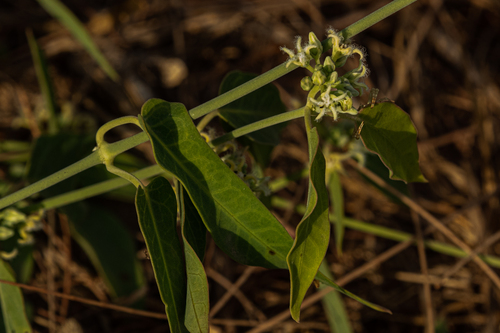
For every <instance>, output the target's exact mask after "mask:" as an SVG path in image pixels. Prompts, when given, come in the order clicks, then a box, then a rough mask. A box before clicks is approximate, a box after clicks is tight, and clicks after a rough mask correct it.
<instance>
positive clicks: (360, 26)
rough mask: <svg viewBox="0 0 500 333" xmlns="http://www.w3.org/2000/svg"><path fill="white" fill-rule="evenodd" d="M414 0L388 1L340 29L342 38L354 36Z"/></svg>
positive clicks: (346, 38)
mask: <svg viewBox="0 0 500 333" xmlns="http://www.w3.org/2000/svg"><path fill="white" fill-rule="evenodd" d="M415 1H417V0H394V1H391V2H389V3H388V4H387V5H385V6H384V7H382V8H379V9H377V10H376V11H374V12H373V13H371V14H369V15H367V16H365V17H363V18H362V19H361V20H359V21H357V22H356V23H354V24H351V25H350V26H348V27H347V28H345V29H344V30H342V31H341V33H342V36H343V37H344V40H348V39H349V38H351V37H354V36H356V35H357V34H359V33H360V32H362V31H364V30H366V29H368V28H369V27H371V26H372V25H374V24H376V23H378V22H380V21H382V20H383V19H385V18H386V17H389V16H391V15H392V14H394V13H396V12H398V11H400V10H401V9H403V8H405V7H406V6H408V5H411V4H412V3H414V2H415Z"/></svg>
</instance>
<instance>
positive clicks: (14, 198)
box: [0, 132, 148, 209]
mask: <svg viewBox="0 0 500 333" xmlns="http://www.w3.org/2000/svg"><path fill="white" fill-rule="evenodd" d="M146 141H148V136H147V134H146V133H144V132H141V133H139V134H136V135H134V136H132V137H130V138H127V139H124V140H121V141H118V142H115V143H110V144H109V146H108V150H109V151H110V152H114V153H117V154H120V153H123V152H124V151H127V150H129V149H130V148H132V147H135V146H138V145H140V144H141V143H144V142H146ZM101 163H102V161H101V158H100V156H99V153H98V152H97V151H94V152H93V153H91V154H90V155H89V156H87V157H85V158H83V159H81V160H80V161H78V162H75V163H73V164H71V165H70V166H67V167H66V168H64V169H62V170H59V171H58V172H56V173H53V174H51V175H50V176H48V177H46V178H44V179H41V180H39V181H37V182H36V183H33V184H31V185H29V186H26V187H25V188H23V189H21V190H19V191H17V192H14V193H12V194H11V195H8V196H6V197H5V198H2V199H0V209H2V208H5V207H7V206H10V205H12V204H14V203H16V202H18V201H20V200H23V199H25V198H27V197H29V196H30V195H32V194H34V193H38V192H40V191H43V190H45V189H46V188H48V187H50V186H52V185H54V184H57V183H59V182H61V181H63V180H65V179H68V178H69V177H71V176H74V175H76V174H78V173H80V172H82V171H85V170H87V169H89V168H91V167H93V166H95V165H98V164H101Z"/></svg>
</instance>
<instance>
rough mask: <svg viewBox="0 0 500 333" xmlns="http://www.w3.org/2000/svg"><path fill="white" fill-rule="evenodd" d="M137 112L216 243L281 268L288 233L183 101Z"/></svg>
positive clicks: (250, 260) (237, 255)
mask: <svg viewBox="0 0 500 333" xmlns="http://www.w3.org/2000/svg"><path fill="white" fill-rule="evenodd" d="M141 114H142V116H139V121H140V122H141V126H142V128H143V129H144V130H145V131H146V132H147V133H148V136H149V138H150V141H151V144H152V146H153V152H154V154H155V159H156V161H157V162H158V164H159V165H160V166H162V167H163V168H164V169H165V170H167V171H168V172H170V173H172V174H173V175H174V176H175V177H176V178H177V179H179V181H180V182H181V183H182V185H183V186H184V187H185V188H186V191H187V192H188V194H189V197H190V199H191V200H192V201H193V204H194V205H195V207H196V209H197V210H198V213H199V214H200V216H201V218H202V220H203V223H204V224H205V226H206V227H207V229H208V231H209V232H210V233H211V234H212V237H213V238H214V240H215V242H216V244H217V245H218V246H219V247H220V248H221V249H222V250H223V251H224V252H226V253H227V254H228V255H229V256H230V257H232V258H233V259H234V260H236V261H238V262H240V263H242V264H246V265H250V266H262V267H267V268H283V269H286V268H287V267H288V264H287V261H286V256H287V254H288V252H289V250H290V248H291V247H292V243H293V242H292V239H291V237H290V236H289V235H288V233H287V232H286V231H285V229H284V228H283V227H282V226H281V224H280V223H279V222H278V221H277V220H276V219H275V218H274V217H273V216H272V214H271V213H270V212H269V211H268V210H267V209H266V208H265V207H264V206H263V204H262V203H261V202H260V201H259V200H258V199H257V198H256V197H255V196H254V195H253V193H252V192H251V191H250V189H249V188H248V187H247V186H246V185H245V183H243V181H242V180H241V179H239V178H238V177H237V176H236V175H235V174H234V173H233V172H231V171H230V169H229V168H228V167H227V166H226V165H225V164H224V163H223V162H222V161H221V160H220V158H219V157H218V156H217V155H216V154H215V153H214V152H213V150H212V149H211V148H210V147H209V146H208V144H207V143H206V141H205V140H204V139H203V138H202V137H201V136H200V134H199V133H198V131H197V130H196V127H195V126H194V124H193V122H192V120H191V117H190V116H189V114H188V113H187V111H186V108H185V107H184V105H182V104H179V103H169V102H166V101H163V100H160V99H151V100H149V101H147V102H146V103H145V104H144V105H143V106H142V112H141ZM323 184H324V182H323ZM316 278H317V279H318V280H319V281H320V282H323V283H325V284H327V285H329V286H332V287H334V288H336V289H337V290H339V291H340V292H342V293H344V294H346V295H347V296H349V297H352V298H354V299H356V300H358V301H361V302H362V303H363V304H365V305H368V306H370V307H372V308H374V309H376V310H381V311H386V312H387V311H388V310H386V309H385V308H383V307H380V306H378V305H375V304H372V303H370V302H367V301H364V300H363V299H361V298H359V297H357V296H356V295H354V294H352V293H350V292H348V291H347V290H345V289H343V288H341V287H339V286H337V285H336V284H335V283H334V282H333V281H331V280H329V279H328V278H327V277H326V276H324V275H322V274H321V273H318V274H317V275H316Z"/></svg>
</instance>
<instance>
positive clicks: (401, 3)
mask: <svg viewBox="0 0 500 333" xmlns="http://www.w3.org/2000/svg"><path fill="white" fill-rule="evenodd" d="M415 1H417V0H394V1H392V2H390V3H389V4H387V5H385V6H384V7H382V8H380V9H378V10H376V11H375V12H373V13H371V14H369V15H367V16H365V17H364V18H362V19H361V20H359V21H357V22H355V23H353V24H351V25H350V26H348V27H347V28H345V29H344V30H342V31H341V33H342V36H344V40H347V39H349V38H352V37H354V36H355V35H357V34H359V33H360V32H361V31H363V30H366V29H368V28H369V27H371V26H372V25H374V24H375V23H377V22H380V21H382V20H383V19H385V18H386V17H388V16H390V15H392V14H394V13H396V12H397V11H399V10H401V9H403V8H405V7H406V6H408V5H410V4H411V3H413V2H415ZM321 43H322V44H323V51H324V52H326V51H328V50H329V49H331V48H332V44H331V40H330V39H326V40H324V41H322V42H321ZM296 68H298V66H297V65H294V64H291V65H289V66H288V68H287V67H286V64H285V63H283V64H281V65H279V66H276V67H274V68H273V69H271V70H269V71H268V72H266V73H264V74H262V75H260V76H258V77H256V78H255V79H252V80H250V81H248V82H246V83H244V84H242V85H241V86H238V87H236V88H234V89H232V90H230V91H228V92H226V93H224V94H222V95H220V96H218V97H216V98H214V99H212V100H211V101H208V102H206V103H204V104H202V105H199V106H197V107H195V108H193V109H191V110H190V111H189V114H190V115H191V117H192V118H193V119H197V118H200V117H202V116H204V115H206V114H207V113H210V112H212V111H213V110H216V109H219V108H221V107H223V106H224V105H226V104H229V103H231V102H233V101H235V100H237V99H238V98H240V97H243V96H245V95H247V94H249V93H251V92H252V91H254V90H256V89H259V88H260V87H262V86H265V85H266V84H268V83H271V82H273V81H274V80H276V79H278V78H280V77H282V76H283V75H285V74H288V73H290V72H291V71H293V70H294V69H296Z"/></svg>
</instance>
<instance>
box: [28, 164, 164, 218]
mask: <svg viewBox="0 0 500 333" xmlns="http://www.w3.org/2000/svg"><path fill="white" fill-rule="evenodd" d="M161 173H166V172H165V170H163V169H162V168H161V167H160V166H159V165H157V164H155V165H152V166H149V167H146V168H144V169H141V170H139V171H136V172H134V173H132V174H133V175H134V176H135V177H137V178H138V179H146V178H150V177H153V176H157V175H159V174H161ZM127 185H130V182H129V181H128V180H126V179H123V178H120V177H117V178H113V179H110V180H105V181H103V182H100V183H97V184H94V185H90V186H87V187H84V188H81V189H78V190H74V191H71V192H67V193H64V194H61V195H58V196H55V197H52V198H49V199H45V200H43V201H42V202H40V203H38V204H36V205H32V206H29V207H27V208H26V209H25V210H26V211H27V212H32V211H35V210H37V209H40V208H43V209H53V208H59V207H63V206H66V205H69V204H72V203H74V202H78V201H81V200H85V199H88V198H91V197H94V196H96V195H100V194H104V193H107V192H110V191H113V190H116V189H119V188H121V187H124V186H127Z"/></svg>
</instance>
